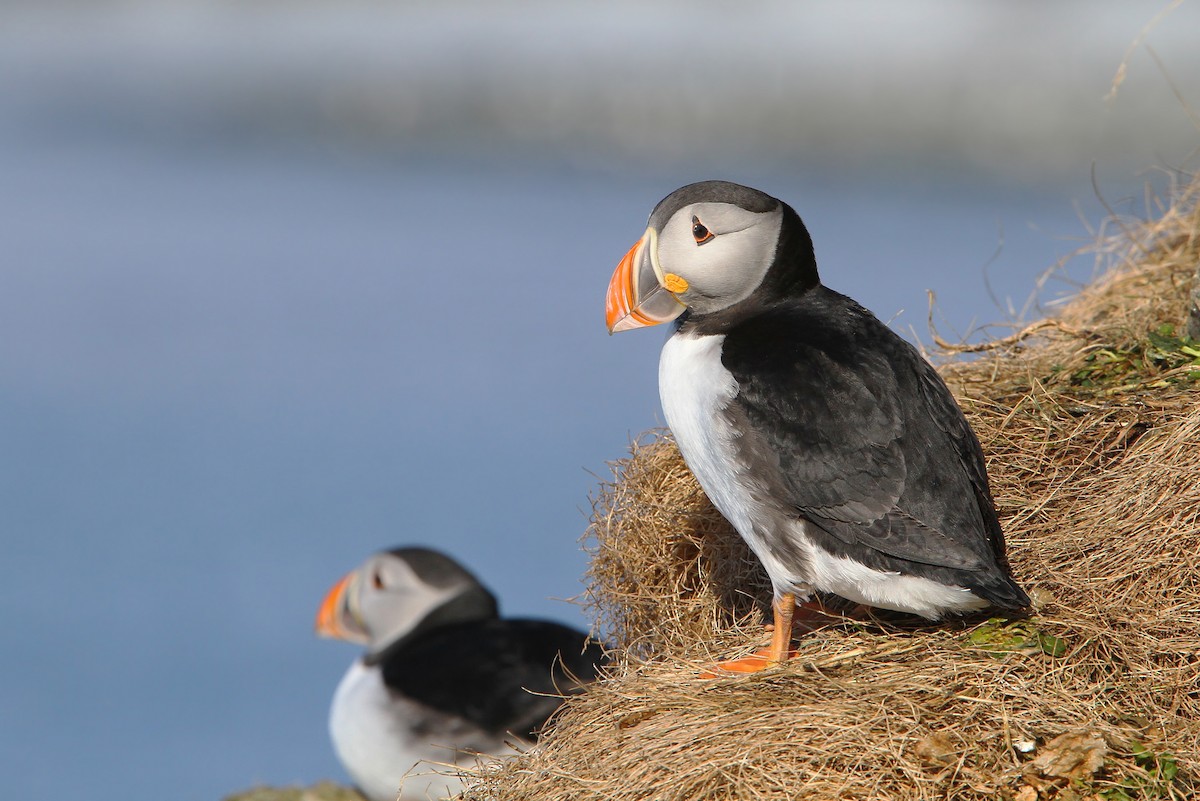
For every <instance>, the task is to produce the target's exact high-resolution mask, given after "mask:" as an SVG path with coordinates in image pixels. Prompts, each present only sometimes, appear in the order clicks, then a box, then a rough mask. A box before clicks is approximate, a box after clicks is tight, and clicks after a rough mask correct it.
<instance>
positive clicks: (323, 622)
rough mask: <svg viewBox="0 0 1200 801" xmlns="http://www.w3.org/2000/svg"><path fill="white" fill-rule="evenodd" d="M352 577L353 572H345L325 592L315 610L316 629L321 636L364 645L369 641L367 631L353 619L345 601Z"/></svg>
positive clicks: (351, 611) (353, 575)
mask: <svg viewBox="0 0 1200 801" xmlns="http://www.w3.org/2000/svg"><path fill="white" fill-rule="evenodd" d="M354 577H355V574H354V573H347V574H346V575H345V576H343V577H342V578H341V580H340V581H338V583H337V584H334V585H333V587H331V588H330V590H329V592H328V593H326V594H325V600H323V601H321V608H320V609H318V610H317V622H316V629H317V634H318V635H319V636H321V637H331V638H333V639H335V640H346V641H348V642H356V643H361V644H363V645H366V644H368V642H369V638H368V636H367V633H366V631H364V630H363V628H362V627H361V626H360V625H358V623H357V621H356V620H354V617H355V615H354V614H353V610H352V609H351V608H350V605H349V604H348V603H347V600H348V598H349V596H348V593H349V592H350V590H351V587H352V582H353V579H354Z"/></svg>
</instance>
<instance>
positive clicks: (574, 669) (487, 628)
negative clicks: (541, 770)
mask: <svg viewBox="0 0 1200 801" xmlns="http://www.w3.org/2000/svg"><path fill="white" fill-rule="evenodd" d="M606 662H607V658H606V657H605V655H604V649H603V648H602V647H601V646H600V645H599V644H598V643H596V642H592V641H590V640H589V639H588V637H587V635H585V634H584V633H583V632H580V631H576V630H575V629H572V628H569V627H568V626H564V625H561V624H558V623H553V622H550V621H544V620H504V619H493V620H482V621H474V622H470V623H459V624H453V625H447V626H440V627H438V628H436V629H433V630H431V631H428V632H425V633H424V634H422V635H420V636H418V637H417V638H415V639H414V640H412V641H411V642H408V643H406V644H404V645H403V646H402V647H400V648H397V649H393V650H391V651H389V652H388V653H387V655H386V657H385V659H384V660H383V661H382V662H381V663H380V665H379V667H380V668H381V670H382V672H383V681H384V684H385V685H387V687H388V688H389V689H390V690H392V691H393V692H396V693H399V694H402V695H404V696H406V697H408V698H409V699H412V700H414V701H418V702H420V703H422V704H424V705H426V706H428V707H431V708H433V709H436V710H438V711H439V712H444V713H448V714H452V715H456V716H458V717H460V718H463V719H465V720H467V721H469V722H471V723H473V724H475V725H476V726H479V727H480V728H482V729H484V730H486V731H489V732H493V733H504V732H509V733H512V734H514V735H517V736H519V737H523V738H526V739H529V740H531V741H532V740H536V739H537V736H538V734H539V732H540V730H541V729H542V727H543V726H544V725H545V723H546V721H547V720H548V719H549V717H550V716H551V715H553V714H554V712H555V711H556V710H557V709H558V707H559V706H560V705H561V703H562V701H563V696H566V695H570V694H573V693H576V692H579V691H580V689H581V687H582V685H583V684H585V683H587V682H589V681H592V680H594V679H595V678H596V676H597V673H598V671H599V668H600V667H602V666H603V665H604V664H605V663H606Z"/></svg>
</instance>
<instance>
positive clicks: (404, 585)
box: [316, 548, 604, 801]
mask: <svg viewBox="0 0 1200 801" xmlns="http://www.w3.org/2000/svg"><path fill="white" fill-rule="evenodd" d="M316 629H317V633H318V634H320V635H322V636H325V637H334V638H337V639H342V640H348V641H350V642H356V643H361V644H363V645H366V646H367V651H366V653H365V654H364V655H363V656H362V657H361V658H360V659H358V660H356V661H355V662H354V664H353V665H351V666H350V669H349V671H347V672H346V675H345V676H344V677H343V678H342V681H341V683H340V684H339V685H338V688H337V692H336V693H335V694H334V696H333V706H332V708H331V710H330V714H329V732H330V735H331V737H332V739H333V746H334V750H335V751H336V752H337V755H338V759H340V760H341V762H342V765H343V766H344V767H345V768H346V772H347V773H348V774H350V777H351V778H352V779H353V780H354V782H355V783H356V784H357V785H358V788H359V789H360V790H361V791H362V792H363V794H364V795H366V796H367V798H369V799H371V801H395V799H397V798H399V799H400V800H401V801H406V800H407V799H422V800H423V799H427V798H445V797H446V796H448V795H455V794H457V793H458V792H459V791H460V790H461V789H462V785H461V782H460V781H459V779H458V778H457V777H456V775H455V773H456V771H455V770H454V768H453V767H452V766H454V765H463V766H474V765H475V764H476V762H477V760H478V758H479V756H480V755H482V756H494V757H495V756H505V755H508V754H513V753H515V750H514V749H513V748H512V746H511V745H510V743H514V742H517V743H519V742H522V741H523V742H526V743H529V742H533V741H535V740H536V739H537V735H538V731H539V729H541V727H542V726H543V725H544V724H545V723H546V720H547V718H549V717H550V715H551V714H552V713H553V712H554V711H555V710H556V709H558V706H559V704H560V703H561V702H562V699H561V698H560V697H559V696H561V695H562V694H564V693H570V692H573V691H577V690H578V689H579V687H580V684H581V683H582V682H586V681H589V680H591V679H593V678H595V676H596V671H597V666H598V665H600V664H602V662H603V661H604V657H603V653H602V649H601V648H600V646H599V645H597V644H595V643H590V642H589V641H588V638H587V636H586V635H585V634H583V633H582V632H578V631H575V630H574V629H571V628H568V627H566V626H562V625H559V624H557V623H551V622H548V621H542V620H502V619H500V618H499V617H498V616H497V608H496V599H495V597H494V596H493V595H492V594H491V593H490V592H488V590H487V589H486V588H484V586H483V585H482V584H480V583H479V581H478V580H477V579H476V578H475V577H474V576H473V575H471V574H470V573H469V572H467V570H466V569H465V568H463V567H462V566H461V565H459V564H458V563H457V562H455V561H454V560H453V559H451V558H450V557H448V556H446V555H444V554H442V553H439V552H437V551H433V550H429V549H427V548H396V549H393V550H390V551H382V552H380V553H377V554H375V555H374V556H372V557H371V558H370V559H368V560H367V561H366V562H365V563H363V564H362V565H361V566H360V567H359V568H358V569H357V570H355V571H353V572H352V573H349V574H348V575H346V576H345V577H344V578H342V579H341V580H340V581H339V582H338V583H337V584H335V585H334V586H333V588H332V589H331V590H330V591H329V593H328V594H327V595H326V597H325V600H324V602H322V604H321V607H320V610H319V611H318V613H317V621H316Z"/></svg>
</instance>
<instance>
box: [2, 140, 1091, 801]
mask: <svg viewBox="0 0 1200 801" xmlns="http://www.w3.org/2000/svg"><path fill="white" fill-rule="evenodd" d="M5 152H6V153H7V154H8V155H6V156H4V157H3V158H4V163H3V172H4V175H5V192H4V194H3V201H2V202H3V207H2V208H0V212H2V218H3V220H5V224H4V227H3V231H2V234H0V248H2V250H3V253H4V254H5V255H4V262H3V266H2V267H0V420H2V421H3V423H2V425H0V448H2V452H3V453H4V456H5V458H4V459H3V460H0V531H2V532H3V539H4V543H5V550H6V557H5V559H4V578H3V581H2V582H0V607H2V608H3V610H4V618H5V620H6V621H7V624H8V625H7V635H8V636H7V640H8V644H7V646H6V647H5V648H4V649H3V652H2V656H0V677H2V681H0V699H2V709H3V713H2V717H3V720H4V721H5V723H4V726H3V728H2V729H0V752H2V753H5V754H7V755H10V756H9V758H10V759H12V760H13V761H12V762H10V763H9V764H10V765H19V766H20V768H19V769H17V770H14V769H9V770H6V771H5V777H4V779H3V782H4V784H5V785H6V787H5V789H4V793H3V794H4V796H5V797H13V798H18V797H20V798H51V797H67V796H70V795H73V794H76V793H78V792H80V790H81V788H83V787H87V788H88V789H87V791H86V792H88V794H89V795H90V796H92V797H96V798H100V799H109V798H111V799H117V798H120V799H142V798H145V799H152V798H160V797H163V796H164V795H169V796H171V797H174V798H181V799H197V800H199V799H205V800H209V799H215V798H219V797H221V796H222V795H223V794H226V793H229V792H232V791H235V790H238V789H240V788H243V787H246V786H248V785H250V784H252V783H255V782H269V783H285V782H293V781H301V782H310V781H313V780H316V779H318V778H321V777H334V778H340V777H341V776H342V774H341V772H340V769H339V767H338V765H337V764H336V762H335V761H334V759H333V757H332V754H331V752H330V749H329V747H328V744H327V741H326V734H325V728H324V726H325V713H326V707H327V703H328V700H329V697H330V695H331V693H332V690H333V687H334V685H335V683H336V681H337V680H338V678H339V676H340V674H341V672H342V670H343V669H344V668H345V666H346V665H347V664H348V663H349V661H350V660H351V659H352V658H353V656H354V649H353V648H351V647H348V646H344V645H342V644H340V643H329V642H320V641H317V640H315V639H314V638H313V637H312V634H311V624H312V617H313V614H314V612H315V609H316V605H317V603H318V602H319V600H320V598H321V596H322V594H323V591H324V590H325V589H326V587H327V586H328V585H329V584H331V583H332V582H333V581H334V580H335V579H336V578H337V577H338V576H340V575H341V573H342V572H343V571H345V570H347V569H349V568H351V567H353V566H354V565H356V564H357V563H358V562H359V561H360V560H361V559H362V558H363V557H365V556H366V555H367V554H368V553H370V552H371V551H373V550H375V549H377V548H381V547H385V546H391V545H394V544H400V543H426V544H430V545H434V546H436V547H440V548H443V549H445V550H447V551H449V552H450V553H452V554H454V555H455V556H457V557H459V558H460V559H462V560H463V561H464V562H466V563H467V564H468V565H469V566H470V567H471V568H473V569H475V570H476V571H477V572H478V573H479V574H480V575H481V576H483V577H484V579H485V580H486V581H487V583H488V584H490V585H491V586H492V587H493V589H494V590H495V591H496V592H497V593H498V595H499V596H500V598H501V599H502V602H503V605H504V608H505V609H506V610H507V612H508V613H510V614H519V615H536V616H544V617H550V618H554V619H558V620H562V621H565V622H568V623H573V624H577V625H580V626H586V625H588V621H586V620H585V619H584V617H583V615H582V613H581V612H580V611H579V610H578V609H577V608H576V607H574V606H572V605H569V604H567V603H564V602H562V601H559V600H554V599H561V598H566V597H570V596H574V595H576V594H578V593H579V591H580V589H581V585H580V576H581V575H582V573H583V571H584V570H585V568H586V559H585V556H584V555H583V554H582V553H581V551H580V549H579V546H578V544H577V540H578V538H579V536H580V535H581V533H582V532H583V530H584V528H585V525H586V518H587V510H588V507H589V501H588V498H589V493H591V492H593V491H594V490H595V488H596V486H597V483H598V476H599V477H602V476H606V475H608V468H607V467H606V462H607V461H609V460H612V459H616V458H619V457H621V456H622V455H623V454H624V452H625V449H626V444H627V442H628V441H629V439H630V437H632V436H636V435H637V434H638V433H639V432H641V431H643V430H644V429H647V428H649V427H651V426H655V425H657V424H659V423H660V419H661V418H660V416H659V411H658V405H657V391H656V386H655V363H656V359H657V350H658V347H659V345H660V343H661V341H662V337H663V335H664V334H663V333H662V332H657V331H650V332H637V333H629V334H624V335H622V336H618V337H611V338H610V337H609V336H607V335H606V333H605V331H604V328H603V324H602V306H603V293H604V288H605V286H606V283H607V280H608V276H609V274H610V272H611V269H612V267H613V266H614V265H615V263H616V261H617V260H618V259H619V258H620V256H621V255H622V254H624V252H625V250H626V249H627V247H628V246H629V245H630V244H632V243H633V242H634V241H635V240H636V239H637V237H638V236H639V235H640V233H641V230H642V227H643V225H644V221H645V216H646V214H647V213H648V211H649V209H650V208H651V207H652V206H653V204H654V203H655V202H656V201H657V200H658V199H659V197H660V196H661V195H663V194H665V193H666V192H667V191H669V190H670V189H672V188H674V187H675V186H676V185H678V184H680V183H683V182H685V181H686V180H691V179H694V178H701V177H709V176H710V175H714V174H715V175H717V176H719V177H726V178H736V179H740V180H743V181H746V182H750V183H754V184H756V185H759V186H761V187H763V188H765V189H768V190H769V191H772V192H774V193H775V194H777V195H780V196H782V197H785V198H787V199H788V200H789V201H791V202H792V203H793V205H795V206H796V207H797V209H799V210H800V212H801V214H802V215H803V216H804V217H805V218H806V220H807V221H808V224H809V226H810V228H811V230H812V232H813V236H814V239H815V241H816V245H817V250H818V256H819V260H820V263H821V265H822V267H823V270H824V274H825V278H826V281H827V283H829V284H830V285H832V286H834V287H835V288H837V289H840V290H842V291H845V292H848V293H849V294H851V295H853V296H855V297H856V298H858V299H859V300H861V301H862V302H864V303H865V304H867V305H868V306H870V307H871V308H873V309H874V310H875V311H876V312H877V313H878V314H879V315H880V316H882V317H883V318H885V319H890V320H893V325H894V326H895V327H896V328H897V330H901V331H903V332H905V333H906V334H909V335H911V333H910V327H911V328H912V329H915V330H916V332H917V334H918V335H920V336H923V337H925V338H926V341H928V338H927V329H926V326H925V322H924V320H925V295H924V292H925V290H926V289H927V288H932V289H935V290H937V292H938V293H939V308H940V313H941V315H942V316H943V317H944V318H945V323H944V326H945V328H946V330H947V331H950V330H953V329H957V330H959V331H966V330H967V329H968V328H969V327H970V326H971V325H972V323H973V322H984V321H995V320H1002V319H1003V318H1004V316H1005V315H1004V313H1003V311H1002V310H1001V309H999V308H997V307H996V306H995V305H994V304H993V301H992V300H991V299H990V298H989V294H988V289H987V287H986V286H985V281H984V274H985V270H986V273H987V274H988V275H989V276H990V283H991V286H992V291H993V292H994V293H996V294H997V295H998V296H999V297H1002V298H1003V297H1011V298H1012V299H1013V302H1014V303H1015V304H1017V305H1020V304H1021V303H1023V302H1024V300H1025V297H1026V295H1027V294H1028V292H1029V291H1030V289H1031V287H1032V285H1033V283H1034V281H1035V280H1036V278H1037V277H1038V276H1039V274H1040V273H1042V271H1043V270H1045V269H1046V268H1047V267H1048V266H1050V265H1051V264H1053V263H1054V262H1055V261H1056V260H1057V259H1058V258H1059V257H1060V256H1062V255H1064V254H1066V253H1069V252H1070V251H1071V250H1072V249H1073V248H1074V247H1076V246H1077V245H1078V242H1077V241H1075V240H1074V239H1073V238H1072V237H1079V236H1081V235H1083V229H1082V226H1081V224H1080V223H1079V222H1078V220H1077V219H1076V211H1075V209H1074V208H1072V206H1071V203H1070V200H1071V198H1069V197H1064V196H1047V195H1046V194H1044V193H1042V192H1030V193H1024V194H1023V193H1021V192H1017V191H1013V190H997V189H994V188H989V186H988V185H986V184H982V185H981V184H980V183H968V184H966V185H959V186H947V185H944V184H939V185H933V184H921V183H920V182H919V181H916V180H915V179H914V180H912V181H909V182H907V183H900V182H875V181H872V180H871V179H870V177H869V176H868V177H866V178H864V177H862V176H857V177H851V179H849V180H847V179H846V178H845V176H840V177H833V176H826V175H822V174H821V173H819V172H809V173H803V172H795V173H788V172H786V171H784V170H781V169H779V168H775V169H769V168H764V167H761V166H760V167H753V166H746V167H744V168H742V169H732V170H725V171H717V172H716V173H713V172H703V173H702V172H695V171H691V170H684V169H680V170H679V173H678V174H671V173H669V172H664V173H663V174H645V173H637V172H629V173H621V172H617V171H611V170H610V171H593V172H588V171H583V170H579V169H569V168H565V167H561V166H553V165H551V166H546V165H539V164H538V163H536V162H530V163H522V164H516V165H513V164H509V165H495V164H483V163H474V164H472V163H455V162H450V161H442V162H425V163H423V164H417V163H407V162H405V161H403V160H397V159H389V158H371V157H366V156H353V157H349V156H342V155H337V154H336V153H326V152H320V151H311V150H294V151H291V152H285V151H267V150H262V149H255V148H254V147H251V146H246V147H242V148H229V147H216V146H214V147H211V148H197V149H177V148H176V149H172V148H163V147H160V148H155V147H133V146H130V145H128V144H122V143H121V142H113V141H106V140H88V141H87V142H84V143H78V142H76V143H71V142H70V141H62V142H55V141H49V142H42V143H34V142H29V141H25V142H23V143H22V145H21V147H20V148H10V149H8V150H6V151H5ZM685 172H686V174H685ZM1083 200H1084V201H1085V202H1086V197H1085V198H1083ZM1001 230H1002V231H1003V248H1002V250H1001V252H1000V254H999V255H998V256H994V251H995V250H996V249H997V246H998V244H1000V236H1001V234H1000V233H999V232H1000V231H1001Z"/></svg>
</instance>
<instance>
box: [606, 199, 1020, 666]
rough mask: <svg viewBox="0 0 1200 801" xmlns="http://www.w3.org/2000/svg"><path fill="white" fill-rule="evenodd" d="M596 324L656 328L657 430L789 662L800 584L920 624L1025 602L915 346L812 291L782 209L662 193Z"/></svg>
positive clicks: (796, 220)
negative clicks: (767, 597) (744, 560)
mask: <svg viewBox="0 0 1200 801" xmlns="http://www.w3.org/2000/svg"><path fill="white" fill-rule="evenodd" d="M606 317H607V323H608V329H609V332H610V333H614V332H617V331H626V330H629V329H632V328H639V327H642V326H650V325H657V324H659V323H665V322H668V321H671V320H675V321H676V323H675V332H674V334H673V335H672V336H671V337H670V339H668V340H667V343H666V345H665V346H664V347H663V351H662V357H661V360H660V362H659V379H658V380H659V394H660V395H661V399H662V406H663V413H664V414H665V416H666V420H667V424H668V425H669V426H670V428H671V432H672V433H673V434H674V436H675V441H676V442H677V443H678V445H679V450H680V452H681V453H682V454H683V458H684V460H685V461H686V462H687V464H688V467H690V468H691V470H692V472H693V473H694V474H695V476H696V479H697V480H698V481H699V482H700V486H701V487H702V488H703V489H704V492H705V493H706V494H707V495H708V497H709V499H711V500H712V502H713V504H714V505H715V506H716V507H717V509H719V510H720V511H721V513H722V514H723V515H725V517H726V518H728V520H729V521H730V522H731V523H732V524H733V526H734V528H736V529H737V531H738V533H739V534H741V536H742V537H743V539H745V540H746V542H747V544H748V545H749V546H750V549H751V550H752V551H753V552H754V554H755V555H756V556H757V557H758V558H759V560H761V562H762V564H763V567H765V568H766V571H767V575H768V576H769V577H770V579H771V584H772V587H773V589H774V602H773V604H772V606H773V608H774V617H775V628H774V632H773V635H772V639H771V645H770V647H769V648H767V649H764V650H763V651H761V652H759V653H758V654H756V655H754V656H751V657H748V658H745V659H740V660H732V661H730V662H724V663H721V664H720V667H722V668H724V669H725V670H731V671H739V672H752V671H755V670H761V669H763V668H765V667H767V666H769V665H773V664H777V663H779V662H783V661H784V660H786V659H787V658H788V657H789V656H790V651H789V644H790V639H791V629H792V617H793V613H794V611H795V604H796V602H797V601H805V600H807V599H809V598H810V597H811V595H812V593H813V591H814V590H818V591H821V592H827V593H833V594H835V595H839V596H841V597H843V598H847V599H849V600H851V601H855V602H857V603H860V604H866V605H869V606H875V607H880V608H883V609H892V610H896V611H900V612H909V613H912V614H916V615H920V616H922V617H925V618H929V619H931V620H938V619H940V618H942V617H943V616H945V615H947V614H960V613H967V612H973V611H976V610H980V609H984V608H987V607H989V606H991V607H996V608H999V609H1005V610H1017V609H1022V608H1024V607H1026V606H1028V604H1029V598H1028V596H1026V594H1025V592H1024V591H1023V590H1022V589H1021V588H1020V587H1018V586H1017V584H1016V583H1015V582H1014V581H1013V579H1012V577H1011V575H1010V573H1009V567H1008V561H1007V559H1006V557H1005V553H1004V535H1003V533H1002V532H1001V530H1000V524H999V521H998V520H997V519H996V512H995V508H994V506H993V504H992V496H991V492H990V490H989V489H988V479H987V472H986V469H985V467H984V460H983V453H982V451H981V450H980V447H979V441H978V440H977V439H976V438H975V434H974V432H972V430H971V427H970V426H969V425H968V423H967V421H966V419H965V418H964V417H963V414H962V411H961V410H960V409H959V408H958V406H957V405H956V404H955V402H954V398H953V397H952V396H951V394H950V391H949V390H948V389H947V388H946V385H945V384H944V383H943V382H942V380H941V378H940V377H939V376H938V374H937V373H936V372H935V371H934V369H933V367H932V366H931V365H930V364H929V363H928V362H927V361H925V359H923V358H922V357H921V355H920V354H919V353H918V352H917V350H916V349H915V348H913V347H912V346H911V345H909V344H908V343H907V342H905V341H904V340H902V339H901V338H900V337H899V336H897V335H896V334H894V333H893V332H892V331H891V329H889V328H888V327H887V326H885V325H884V324H883V323H881V322H880V321H879V320H878V319H876V318H875V317H874V316H873V315H872V314H871V313H870V312H868V311H867V310H866V309H864V308H863V307H862V306H860V305H858V304H857V303H855V302H854V301H853V300H851V299H850V298H848V297H846V296H845V295H841V294H838V293H837V292H834V291H833V290H831V289H828V288H827V287H825V286H823V285H822V284H821V281H820V278H819V277H818V276H817V264H816V259H815V257H814V256H813V248H812V240H810V239H809V235H808V231H807V230H806V229H805V227H804V223H803V222H801V220H800V217H799V216H797V214H796V212H795V211H793V210H792V209H791V207H789V206H788V205H787V204H786V203H783V202H781V201H779V200H776V199H775V198H773V197H771V196H769V195H766V194H764V193H762V192H759V191H758V190H755V189H750V188H749V187H745V186H740V185H738V184H733V183H726V182H724V181H705V182H702V183H696V184H691V185H689V186H685V187H683V188H681V189H678V190H676V191H675V192H672V193H671V194H670V195H668V196H667V197H666V198H664V199H663V200H662V202H660V203H659V204H658V205H657V206H656V207H655V209H654V211H653V213H651V215H650V222H649V226H648V227H647V229H646V233H645V234H644V235H643V236H642V238H641V240H640V241H639V242H638V243H637V244H636V245H634V246H633V248H632V249H631V250H630V251H629V253H628V254H626V256H625V258H624V259H623V260H622V261H621V263H620V264H619V265H618V267H617V269H616V272H615V273H614V274H613V277H612V282H611V283H610V285H609V287H608V297H607V302H606Z"/></svg>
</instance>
